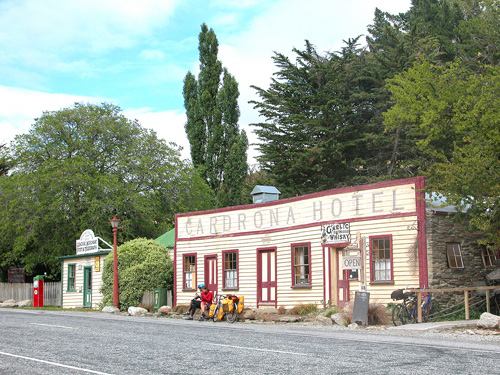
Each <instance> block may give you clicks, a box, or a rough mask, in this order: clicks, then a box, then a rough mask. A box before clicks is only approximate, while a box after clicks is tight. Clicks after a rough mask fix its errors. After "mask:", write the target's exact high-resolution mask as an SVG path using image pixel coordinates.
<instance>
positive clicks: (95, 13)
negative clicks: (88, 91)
mask: <svg viewBox="0 0 500 375" xmlns="http://www.w3.org/2000/svg"><path fill="white" fill-rule="evenodd" d="M178 2H179V0H141V1H139V0H106V1H102V0H86V1H67V0H44V1H39V0H4V1H2V2H0V45H2V50H3V52H4V57H5V58H6V59H8V61H10V62H11V63H12V62H14V63H21V64H26V65H27V66H36V67H44V68H46V69H56V70H59V69H60V67H61V66H63V67H64V65H65V64H67V63H65V61H68V60H69V61H70V56H71V55H72V54H76V53H82V52H83V53H84V54H87V55H88V57H91V55H95V54H96V53H101V52H105V51H108V50H111V49H115V48H129V47H131V46H134V45H135V44H136V43H137V42H138V41H139V40H140V39H141V38H145V37H147V36H148V35H150V34H151V33H152V32H153V31H154V30H155V28H157V27H161V26H164V25H165V23H166V22H167V21H168V19H169V18H170V17H171V16H172V14H173V11H174V8H175V6H176V4H177V3H178ZM66 67H67V68H71V66H70V65H67V66H66ZM77 68H78V69H80V67H77ZM74 71H78V70H74Z"/></svg>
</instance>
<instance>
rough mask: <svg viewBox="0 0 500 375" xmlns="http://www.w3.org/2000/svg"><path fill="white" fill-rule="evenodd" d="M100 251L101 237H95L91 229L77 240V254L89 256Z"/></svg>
mask: <svg viewBox="0 0 500 375" xmlns="http://www.w3.org/2000/svg"><path fill="white" fill-rule="evenodd" d="M98 251H99V237H95V236H94V232H93V231H92V230H90V229H87V230H85V231H84V232H83V233H82V235H81V236H80V239H79V240H76V253H77V254H88V253H96V252H98Z"/></svg>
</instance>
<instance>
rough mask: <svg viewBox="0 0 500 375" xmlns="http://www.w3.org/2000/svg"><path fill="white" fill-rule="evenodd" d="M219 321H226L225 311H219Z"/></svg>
mask: <svg viewBox="0 0 500 375" xmlns="http://www.w3.org/2000/svg"><path fill="white" fill-rule="evenodd" d="M217 319H219V320H222V319H224V311H222V310H221V309H219V311H218V312H217Z"/></svg>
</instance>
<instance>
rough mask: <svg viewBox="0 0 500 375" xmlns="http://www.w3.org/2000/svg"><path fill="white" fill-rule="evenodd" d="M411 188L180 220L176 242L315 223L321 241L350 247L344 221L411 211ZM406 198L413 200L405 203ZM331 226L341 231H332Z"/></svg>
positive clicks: (381, 190)
mask: <svg viewBox="0 0 500 375" xmlns="http://www.w3.org/2000/svg"><path fill="white" fill-rule="evenodd" d="M412 187H413V186H412V185H401V186H396V187H390V188H380V189H373V190H365V191H358V192H350V193H340V194H332V195H329V196H328V195H326V196H323V197H311V198H309V199H307V198H306V199H303V200H297V201H290V202H286V201H279V204H277V205H268V206H256V207H255V208H253V207H250V208H249V207H248V206H246V207H245V208H244V209H234V210H225V211H220V212H214V213H211V214H204V215H192V216H188V215H186V216H181V217H179V218H178V228H179V229H178V236H179V237H178V238H179V239H181V238H193V237H204V236H214V235H216V236H217V235H226V234H233V233H234V234H236V233H242V232H246V233H249V232H254V231H255V232H258V231H262V230H272V229H277V228H287V227H293V226H301V225H310V224H311V223H318V224H322V229H323V230H324V231H325V233H323V235H324V237H325V238H326V239H325V241H330V242H326V243H350V235H349V224H348V221H349V220H347V219H353V218H363V217H378V216H384V215H390V214H398V213H404V212H412V211H415V209H416V208H415V203H414V197H415V192H414V190H413V189H412ZM410 197H413V199H412V200H409V199H408V198H410ZM329 222H330V223H332V222H336V223H337V224H329ZM338 223H342V224H338ZM328 225H330V226H328ZM331 225H343V226H344V227H343V228H337V229H335V228H336V227H333V226H331ZM346 225H347V226H346ZM323 227H324V228H323ZM327 232H331V233H327ZM322 237H323V236H322ZM331 241H338V242H331Z"/></svg>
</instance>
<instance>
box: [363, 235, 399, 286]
mask: <svg viewBox="0 0 500 375" xmlns="http://www.w3.org/2000/svg"><path fill="white" fill-rule="evenodd" d="M381 238H388V239H389V242H390V244H391V245H390V246H391V249H390V251H391V279H390V280H376V281H388V282H393V281H394V266H393V263H394V262H393V258H394V256H393V253H392V247H393V244H392V234H381V235H377V236H370V237H369V241H370V282H373V281H375V280H373V275H374V274H375V270H374V268H373V257H372V254H373V240H379V239H381Z"/></svg>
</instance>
